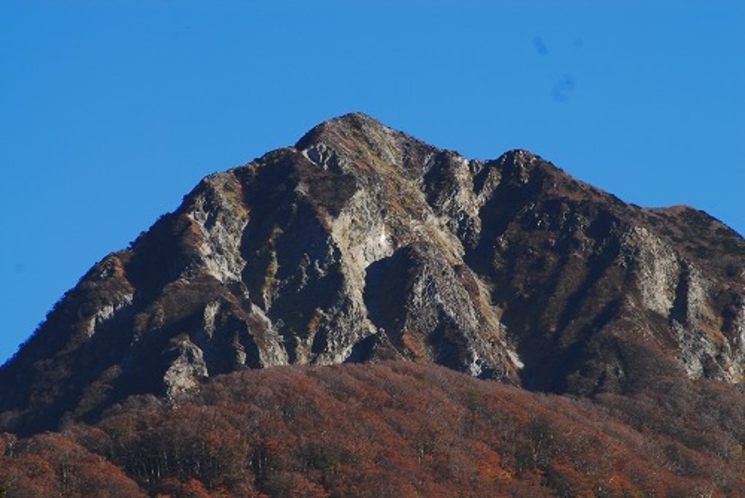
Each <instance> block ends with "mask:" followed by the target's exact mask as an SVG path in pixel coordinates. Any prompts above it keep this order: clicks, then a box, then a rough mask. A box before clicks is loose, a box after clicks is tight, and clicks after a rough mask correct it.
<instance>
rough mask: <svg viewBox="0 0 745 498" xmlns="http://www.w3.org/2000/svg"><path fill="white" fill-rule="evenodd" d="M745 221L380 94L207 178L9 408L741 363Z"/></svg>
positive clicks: (77, 320) (37, 423)
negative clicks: (467, 129) (492, 156)
mask: <svg viewBox="0 0 745 498" xmlns="http://www.w3.org/2000/svg"><path fill="white" fill-rule="evenodd" d="M744 257H745V241H743V239H742V238H741V237H740V236H739V235H738V234H737V233H736V232H734V231H732V230H731V229H729V228H727V227H726V226H725V225H723V224H721V223H720V222H718V221H716V220H714V219H713V218H711V217H709V216H708V215H706V214H705V213H703V212H701V211H696V210H695V209H692V208H687V207H675V208H669V209H642V208H639V207H637V206H631V205H627V204H625V203H623V202H621V201H620V200H619V199H617V198H615V197H614V196H612V195H610V194H607V193H605V192H602V191H600V190H598V189H595V188H593V187H591V186H589V185H587V184H584V183H582V182H579V181H577V180H575V179H573V178H571V177H570V176H569V175H567V174H566V173H564V172H563V171H562V170H560V169H558V168H556V167H555V166H553V165H552V164H551V163H549V162H547V161H545V160H543V159H541V158H539V157H537V156H535V155H533V154H531V153H529V152H526V151H522V150H516V151H510V152H507V153H506V154H504V155H502V156H501V157H500V158H498V159H496V160H493V161H479V160H467V159H465V158H463V157H461V156H460V155H458V154H457V153H455V152H452V151H447V150H441V149H438V148H436V147H433V146H430V145H427V144H425V143H423V142H421V141H419V140H417V139H415V138H412V137H410V136H408V135H405V134H403V133H400V132H397V131H394V130H392V129H390V128H388V127H386V126H384V125H382V124H381V123H379V122H377V121H376V120H374V119H372V118H370V117H368V116H365V115H363V114H350V115H346V116H342V117H340V118H337V119H333V120H330V121H327V122H325V123H322V124H321V125H319V126H317V127H315V128H314V129H312V130H311V131H310V132H308V133H307V134H306V135H305V136H303V137H302V138H301V139H300V140H299V141H298V142H297V143H296V144H295V146H293V147H287V148H283V149H279V150H275V151H272V152H269V153H268V154H266V155H265V156H263V157H261V158H259V159H256V160H254V161H252V162H250V163H248V164H246V165H245V166H242V167H238V168H235V169H231V170H229V171H227V172H225V173H217V174H213V175H210V176H208V177H207V178H205V179H204V180H203V181H202V182H201V183H200V184H199V185H198V186H197V187H196V188H195V189H194V190H193V191H192V192H191V193H189V194H188V195H187V196H186V197H185V198H184V201H183V204H182V205H181V206H180V207H179V208H178V209H177V210H176V211H175V212H174V213H172V214H168V215H165V216H163V217H162V218H161V219H159V220H158V221H157V223H155V225H153V227H152V228H151V229H150V230H148V231H147V232H146V233H143V234H141V236H140V237H138V238H137V240H135V241H134V242H133V243H132V244H131V246H130V247H129V248H128V249H126V250H123V251H120V252H117V253H114V254H111V255H109V256H107V257H106V258H104V259H103V260H102V261H100V262H98V263H97V264H96V265H94V266H93V268H92V269H91V270H90V271H89V272H88V273H87V274H86V275H85V276H84V277H83V278H82V279H81V280H80V282H79V283H78V284H77V285H76V286H75V288H73V289H72V290H71V291H69V292H68V293H67V294H66V295H65V296H64V297H63V298H62V299H61V300H60V301H59V302H58V303H57V305H56V306H55V308H54V309H53V310H52V311H51V312H50V313H49V315H48V318H47V320H46V321H45V322H44V323H43V324H42V325H41V326H40V328H39V329H38V330H37V331H36V333H35V334H34V335H33V336H32V337H31V339H30V340H29V341H28V342H27V343H26V344H24V345H23V347H22V348H21V349H20V351H19V352H18V354H17V355H16V356H15V357H14V358H13V359H12V360H11V361H9V362H8V363H7V364H6V365H5V366H4V367H3V368H2V370H0V411H3V412H5V415H4V417H3V420H4V422H3V426H4V427H5V429H13V430H17V431H20V432H22V433H26V432H33V431H37V430H40V429H49V428H53V427H55V426H56V425H57V424H58V423H59V421H60V420H62V419H63V418H67V419H69V418H72V419H74V420H77V419H81V420H88V419H94V418H95V417H96V416H97V414H99V413H100V412H101V411H102V410H103V409H105V408H106V407H108V406H110V405H111V404H113V403H115V402H118V401H121V400H123V399H124V398H126V397H127V396H129V395H132V394H143V393H154V394H162V395H166V396H168V397H171V398H174V397H177V396H179V395H180V394H182V393H185V392H188V391H189V390H191V389H193V388H196V387H197V386H198V385H199V383H200V382H201V381H202V380H204V379H206V378H209V377H212V376H214V375H217V374H222V373H227V372H232V371H237V370H241V369H245V368H264V367H269V366H274V365H285V364H318V365H328V364H337V363H345V362H348V363H349V362H351V363H356V362H365V361H377V360H384V359H405V360H411V361H417V362H434V363H437V364H440V365H444V366H447V367H449V368H453V369H455V370H459V371H462V372H467V373H468V374H470V375H473V376H478V377H482V378H493V379H498V380H502V381H504V382H507V383H512V384H515V385H522V386H524V387H526V388H528V389H531V390H540V391H549V392H555V393H574V394H581V395H592V394H597V393H600V392H617V393H624V392H629V391H632V390H634V389H635V388H637V387H638V386H640V385H644V383H646V382H648V381H649V379H650V378H653V377H655V376H659V375H660V373H661V372H663V371H675V372H678V373H679V374H680V375H685V376H687V377H688V378H692V379H696V378H700V377H705V378H709V379H716V380H720V381H723V382H726V383H729V384H734V385H742V383H743V368H745V266H744V265H743V261H745V258H744Z"/></svg>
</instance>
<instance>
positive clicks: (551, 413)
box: [0, 361, 745, 498]
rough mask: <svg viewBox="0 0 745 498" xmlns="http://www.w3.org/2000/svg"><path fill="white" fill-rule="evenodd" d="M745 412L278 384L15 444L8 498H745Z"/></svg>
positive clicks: (621, 399)
mask: <svg viewBox="0 0 745 498" xmlns="http://www.w3.org/2000/svg"><path fill="white" fill-rule="evenodd" d="M744 441H745V395H743V394H742V393H740V392H738V391H736V390H734V389H732V388H729V387H724V386H722V385H721V384H719V383H716V382H712V381H707V380H699V381H690V380H687V379H681V378H680V377H672V376H671V377H669V378H665V377H661V378H659V379H657V382H656V383H654V384H653V385H646V386H644V387H639V388H637V389H636V390H634V391H633V392H628V393H623V394H599V395H597V396H595V397H591V398H583V397H574V396H571V395H554V394H544V393H536V392H529V391H526V390H523V389H520V388H517V387H513V386H509V385H505V384H502V383H498V382H494V381H489V380H479V379H475V378H472V377H469V376H467V375H465V374H462V373H458V372H455V371H452V370H450V369H447V368H444V367H441V366H437V365H433V364H419V363H410V362H396V361H392V362H380V363H374V364H355V365H352V364H345V365H336V366H313V367H299V366H292V367H273V368H267V369H263V370H245V371H243V372H236V373H230V374H225V375H221V376H217V377H214V378H212V379H210V380H209V381H206V382H205V384H204V385H203V386H201V389H199V390H196V391H194V392H193V393H192V394H188V395H184V396H183V397H181V398H180V399H177V400H172V401H170V402H169V401H165V400H164V399H162V398H157V397H155V396H152V395H142V396H133V397H130V398H128V399H127V400H126V401H124V402H123V403H121V404H118V405H116V406H114V407H112V408H110V409H108V410H107V411H106V412H105V413H104V414H103V415H102V416H101V417H100V419H99V420H97V421H96V422H95V423H91V424H85V423H82V422H71V421H68V422H63V424H62V426H61V427H60V429H59V431H57V432H49V433H44V434H37V435H34V436H31V437H29V438H19V437H16V436H14V435H13V434H7V433H6V434H3V435H2V436H0V496H2V497H8V498H10V497H14V498H16V497H18V498H20V497H39V496H60V497H89V496H97V497H137V496H157V497H163V498H164V497H192V498H197V497H220V496H241V497H268V496H271V497H367V496H369V497H415V496H462V497H481V496H490V497H502V496H504V497H507V496H510V497H512V496H516V497H543V496H557V497H646V496H660V497H663V496H664V497H681V498H682V497H690V496H710V497H714V496H737V494H738V493H739V492H741V490H742V489H743V486H744V485H745V482H743V481H744V479H745V478H744V476H745V455H743V442H744Z"/></svg>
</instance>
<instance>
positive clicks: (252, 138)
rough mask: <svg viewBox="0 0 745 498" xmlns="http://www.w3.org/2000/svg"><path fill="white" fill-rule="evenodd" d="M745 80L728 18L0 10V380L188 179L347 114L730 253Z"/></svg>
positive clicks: (728, 4)
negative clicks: (670, 212) (713, 242)
mask: <svg viewBox="0 0 745 498" xmlns="http://www.w3.org/2000/svg"><path fill="white" fill-rule="evenodd" d="M306 3H307V4H313V5H312V6H304V4H306ZM463 4H465V5H463ZM597 4H602V7H601V6H598V5H597ZM744 66H745V2H743V1H741V0H737V1H724V0H722V1H715V2H712V1H686V0H679V1H673V0H659V1H654V2H652V1H642V0H638V1H634V0H627V1H603V2H590V1H584V2H579V1H576V2H572V1H569V0H567V1H545V2H525V1H517V0H515V1H492V2H486V1H483V2H470V3H469V2H457V1H455V0H452V1H447V0H440V1H434V2H426V1H423V0H421V1H411V2H406V1H402V2H392V1H382V2H381V1H378V2H372V1H369V2H363V1H345V2H342V1H338V2H332V1H326V2H324V1H321V2H282V1H274V2H269V1H248V0H246V1H240V2H238V1H233V2H231V1H207V0H205V1H202V2H196V1H189V0H173V1H158V0H148V1H134V0H130V1H115V0H107V1H94V0H87V1H64V0H49V1H35V0H23V1H21V0H3V1H2V2H0V165H2V186H1V187H0V188H1V189H2V191H1V192H0V194H1V195H0V212H2V243H1V244H0V277H1V278H2V286H1V288H2V291H0V292H2V299H1V300H0V302H1V303H2V305H1V306H2V308H1V309H0V311H1V312H2V317H3V325H2V329H0V334H1V335H0V362H2V361H4V359H6V358H7V357H9V356H10V355H12V354H13V353H14V352H15V350H16V348H17V346H18V344H19V343H20V342H22V341H23V340H24V339H25V338H27V337H28V336H29V335H30V334H31V333H32V332H33V330H34V329H35V328H36V326H37V324H38V323H39V322H41V321H42V320H43V319H44V316H45V314H46V312H47V311H48V310H49V309H50V308H51V307H52V305H53V304H54V303H55V301H57V300H58V299H59V298H60V297H61V296H62V294H63V293H64V292H65V291H66V290H67V289H69V288H71V287H72V286H74V285H75V283H76V282H77V280H78V279H79V278H80V277H81V276H82V275H83V274H84V273H85V272H86V270H87V269H88V268H90V266H91V265H92V264H94V263H95V262H96V261H98V260H99V259H101V258H102V257H104V256H105V255H106V254H107V253H109V252H111V251H114V250H117V249H121V248H124V247H126V246H127V244H128V242H130V241H131V240H133V239H134V238H135V237H136V236H137V235H138V234H139V233H140V231H143V230H146V229H147V228H148V227H149V226H150V225H151V224H152V223H153V222H154V221H155V220H156V219H157V218H158V216H159V215H161V214H163V213H165V212H167V211H172V210H174V209H175V208H176V207H177V206H178V204H179V202H180V201H181V198H182V196H183V195H184V194H186V193H187V192H188V191H189V190H190V189H191V188H192V187H193V186H194V185H195V184H196V183H197V182H198V181H199V180H200V179H201V178H202V177H203V176H205V175H207V174H209V173H211V172H214V171H222V170H226V169H228V168H230V167H233V166H237V165H240V164H243V163H245V162H248V161H249V160H251V159H253V158H255V157H257V156H259V155H261V154H263V153H264V152H266V151H268V150H270V149H273V148H276V147H280V146H284V145H290V144H292V143H294V142H295V140H297V138H299V137H300V136H301V135H302V134H303V132H305V131H306V130H308V129H309V128H310V127H312V126H313V125H315V124H317V123H319V122H321V121H323V120H325V119H328V118H331V117H333V116H336V115H340V114H344V113H347V112H350V111H362V112H365V113H368V114H370V115H373V116H375V117H377V118H378V119H380V120H381V121H383V122H384V123H386V124H388V125H389V126H392V127H394V128H396V129H400V130H403V131H406V132H408V133H410V134H413V135H415V136H417V137H419V138H421V139H423V140H425V141H427V142H429V143H432V144H434V145H437V146H440V147H444V148H450V149H455V150H457V151H459V152H460V153H462V154H464V155H465V156H467V157H471V158H484V159H486V158H495V157H497V156H499V155H500V154H501V153H502V152H504V151H506V150H508V149H511V148H527V149H529V150H531V151H533V152H535V153H537V154H540V155H541V156H543V157H544V158H546V159H549V160H551V161H552V162H554V163H555V164H556V165H557V166H559V167H561V168H563V169H565V170H566V171H568V172H569V173H571V174H572V175H574V176H576V177H578V178H579V179H582V180H584V181H587V182H590V183H593V184H595V185H597V186H599V187H601V188H603V189H605V190H607V191H609V192H612V193H614V194H616V195H618V196H619V197H621V198H622V199H624V200H626V201H628V202H633V203H636V204H640V205H643V206H666V205H672V204H689V205H693V206H695V207H697V208H700V209H704V210H706V211H708V212H709V213H710V214H712V215H713V216H715V217H717V218H719V219H720V220H722V221H724V222H725V223H727V224H728V225H730V226H731V227H733V228H734V229H736V230H738V231H739V232H740V233H745V195H744V194H743V188H744V187H745V67H744Z"/></svg>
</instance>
